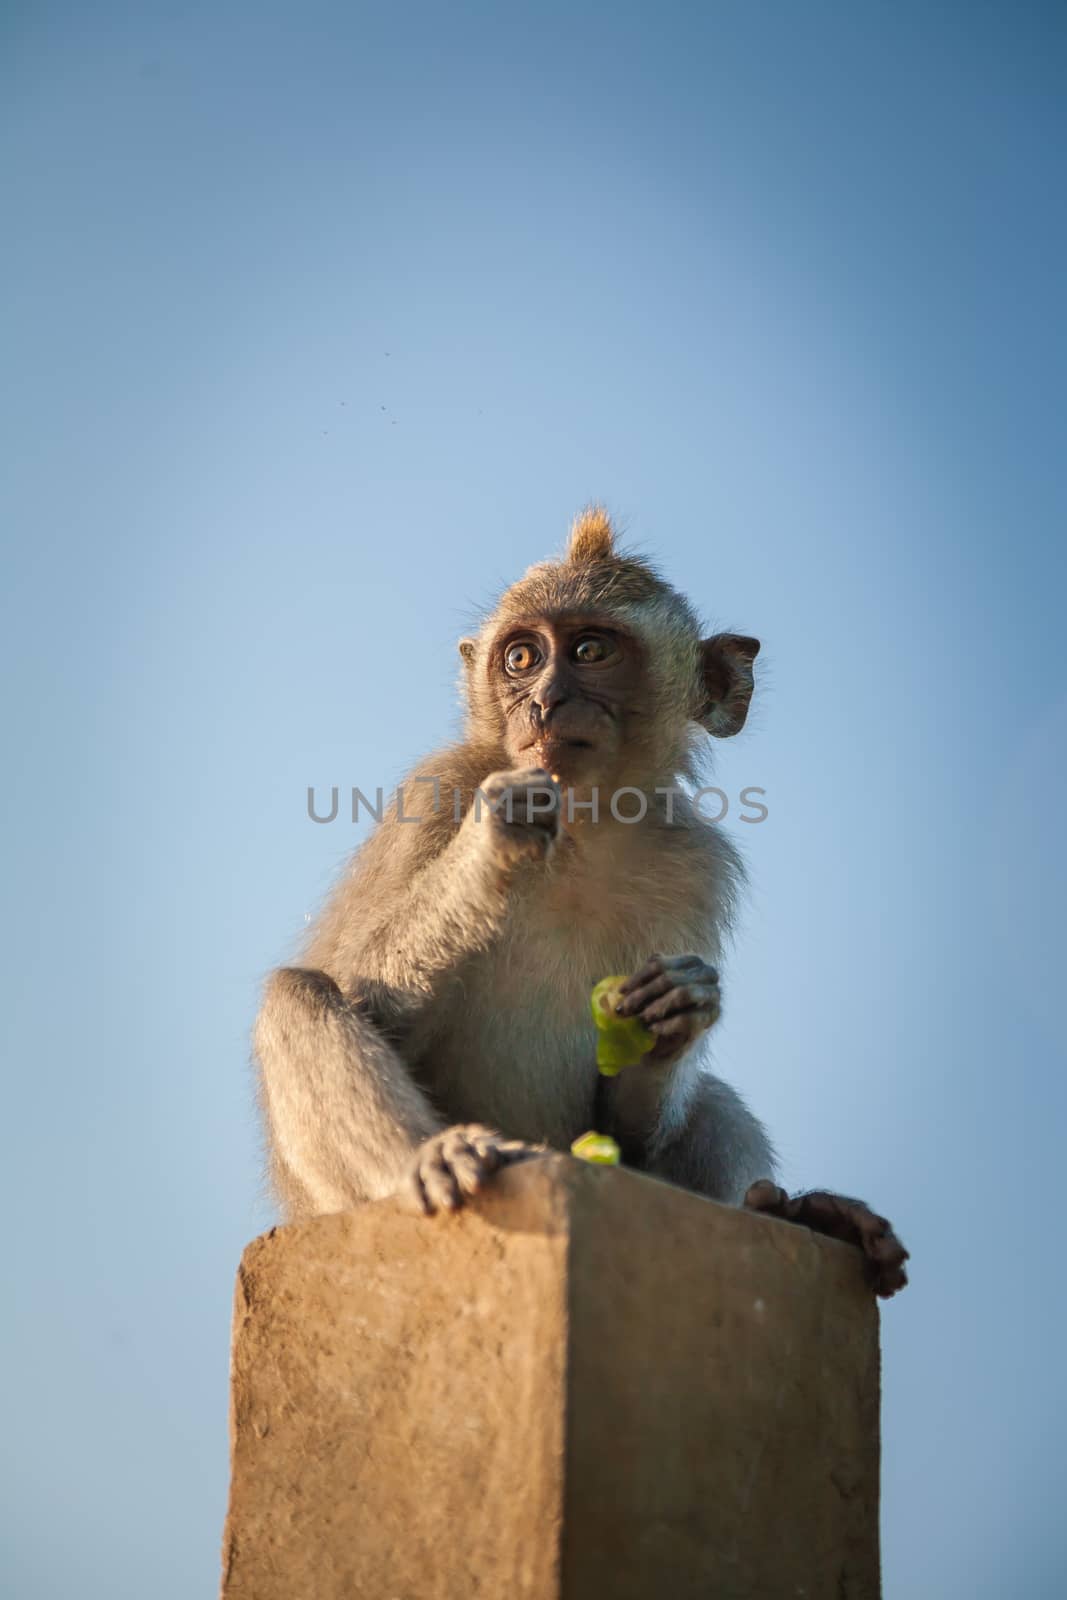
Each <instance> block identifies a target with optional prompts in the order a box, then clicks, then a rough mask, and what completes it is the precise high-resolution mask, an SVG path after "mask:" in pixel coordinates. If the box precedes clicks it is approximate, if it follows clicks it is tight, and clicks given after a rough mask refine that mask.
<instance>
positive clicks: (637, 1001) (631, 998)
mask: <svg viewBox="0 0 1067 1600" xmlns="http://www.w3.org/2000/svg"><path fill="white" fill-rule="evenodd" d="M673 988H674V978H673V976H672V975H671V974H670V973H669V972H663V973H661V974H660V975H659V977H656V978H653V979H652V980H651V981H650V982H649V983H644V984H642V985H641V987H640V988H639V989H631V990H630V992H629V994H627V995H626V996H625V998H624V999H622V1000H620V1001H619V1004H618V1005H617V1006H616V1007H615V1012H616V1015H617V1016H620V1017H635V1016H637V1014H638V1012H640V1011H643V1010H644V1008H645V1006H647V1005H648V1003H649V1001H650V1000H656V999H658V998H659V996H660V995H664V994H669V992H670V991H671V989H673Z"/></svg>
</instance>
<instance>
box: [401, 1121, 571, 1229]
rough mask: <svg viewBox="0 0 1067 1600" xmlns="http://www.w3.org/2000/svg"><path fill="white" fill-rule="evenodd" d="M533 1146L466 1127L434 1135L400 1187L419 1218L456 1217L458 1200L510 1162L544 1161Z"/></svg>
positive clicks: (477, 1125) (471, 1124) (422, 1146)
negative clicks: (538, 1158) (443, 1213)
mask: <svg viewBox="0 0 1067 1600" xmlns="http://www.w3.org/2000/svg"><path fill="white" fill-rule="evenodd" d="M544 1154H545V1152H544V1150H542V1149H541V1148H540V1147H539V1146H538V1145H532V1144H524V1143H523V1142H522V1140H521V1139H505V1138H504V1137H503V1135H502V1134H499V1133H494V1132H493V1130H492V1128H483V1127H482V1126H481V1124H480V1123H477V1122H468V1123H466V1124H462V1125H460V1126H457V1127H454V1128H446V1129H445V1130H444V1132H443V1133H435V1134H434V1135H433V1137H432V1138H431V1139H427V1140H425V1142H424V1143H423V1144H420V1146H419V1148H418V1150H417V1151H416V1152H415V1159H414V1161H413V1162H412V1164H411V1167H410V1168H409V1169H408V1174H407V1178H406V1180H405V1182H404V1185H403V1190H404V1191H406V1193H407V1196H408V1198H409V1199H412V1200H414V1203H415V1206H416V1209H417V1210H419V1211H421V1212H422V1214H423V1215H424V1216H427V1217H432V1216H433V1214H434V1212H435V1211H458V1210H459V1208H460V1206H461V1205H462V1204H463V1202H464V1200H466V1199H468V1198H469V1197H470V1196H471V1195H475V1194H477V1193H478V1191H479V1190H480V1189H484V1188H485V1186H486V1184H487V1183H488V1182H489V1180H490V1178H491V1177H492V1176H493V1174H494V1173H496V1172H499V1171H500V1168H501V1167H507V1166H511V1165H512V1164H513V1163H514V1162H516V1161H527V1160H529V1159H530V1157H531V1156H538V1155H544Z"/></svg>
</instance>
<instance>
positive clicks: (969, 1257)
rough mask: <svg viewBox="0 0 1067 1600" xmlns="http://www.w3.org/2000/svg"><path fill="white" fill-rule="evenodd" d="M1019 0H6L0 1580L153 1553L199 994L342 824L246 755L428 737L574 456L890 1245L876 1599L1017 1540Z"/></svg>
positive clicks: (1024, 1321)
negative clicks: (753, 655) (713, 761)
mask: <svg viewBox="0 0 1067 1600" xmlns="http://www.w3.org/2000/svg"><path fill="white" fill-rule="evenodd" d="M1065 33H1067V16H1065V13H1064V10H1063V8H1062V7H1060V6H1058V5H1038V4H1021V5H1008V4H1006V3H1005V4H1001V5H980V4H938V5H917V4H901V5H895V6H892V7H889V6H883V5H875V4H873V3H866V0H865V3H860V4H856V5H846V4H843V3H841V4H822V3H812V4H807V5H805V6H803V7H800V6H790V5H786V4H765V5H759V6H752V5H742V4H739V3H720V4H709V5H707V6H698V5H678V4H661V5H658V6H655V7H653V6H651V5H644V6H635V5H627V4H614V5H611V6H606V5H604V6H602V5H593V4H572V5H569V6H564V5H560V4H556V3H546V4H539V5H537V6H527V5H521V6H519V5H516V6H500V5H490V4H484V5H470V4H458V5H453V6H449V7H443V6H425V5H418V4H412V5H407V6H404V7H392V8H387V7H366V6H363V5H360V4H349V5H328V4H314V3H312V4H308V5H305V6H302V7H300V8H297V7H295V6H289V7H285V6H277V5H270V4H259V5H255V6H252V5H221V6H215V5H213V6H206V5H204V6H198V5H181V6H179V5H170V6H163V5H152V4H145V5H140V6H129V7H125V6H117V5H112V4H109V3H107V0H101V3H100V4H98V5H95V6H93V7H91V8H85V7H75V6H70V5H48V4H40V5H35V6H32V7H30V6H27V5H19V4H14V5H12V6H9V7H8V8H7V9H6V11H5V15H4V20H3V23H2V42H3V49H2V51H0V75H2V85H0V87H2V96H0V104H2V107H3V110H2V112H0V116H2V122H3V131H4V138H3V151H4V155H3V164H4V183H5V206H4V212H5V219H6V222H7V228H6V229H5V232H6V241H5V245H4V254H3V266H2V272H3V287H4V294H3V305H4V345H5V352H6V353H5V359H4V368H5V372H6V374H7V376H8V378H9V380H13V381H9V382H8V383H7V384H6V385H5V393H4V396H3V401H2V404H3V407H4V416H3V428H4V437H5V440H6V443H7V447H8V448H7V452H6V453H7V456H8V461H9V470H8V472H7V474H6V481H5V483H4V485H3V488H2V489H0V495H2V510H3V527H4V540H5V552H4V573H5V578H6V580H7V581H6V582H5V584H4V586H3V588H4V594H3V606H4V617H3V626H2V630H0V637H2V642H3V648H4V651H5V654H6V655H7V654H9V656H10V665H9V668H8V671H7V672H6V673H5V681H6V682H7V684H8V687H9V699H8V708H7V713H6V715H7V721H8V728H9V733H8V738H7V741H6V744H7V750H8V758H9V766H8V777H7V782H6V783H5V785H4V786H3V803H4V806H5V810H6V813H7V817H6V829H5V836H6V839H7V841H8V846H9V848H8V851H7V866H6V879H7V891H8V893H7V906H8V911H7V916H6V918H5V920H4V934H5V937H6V940H7V944H8V951H7V957H6V960H7V970H8V972H9V975H10V981H9V1002H8V1005H7V1006H6V1007H5V1011H4V1035H5V1037H4V1053H5V1059H6V1061H7V1062H8V1076H7V1083H8V1087H7V1091H6V1092H7V1107H6V1111H7V1118H6V1121H7V1125H8V1127H9V1129H10V1130H11V1134H10V1135H9V1150H8V1155H7V1159H6V1161H5V1164H4V1165H5V1173H6V1176H7V1177H8V1180H9V1182H10V1185H11V1199H10V1202H9V1207H8V1215H9V1224H8V1237H7V1253H8V1275H9V1282H10V1283H11V1285H12V1292H13V1304H12V1305H11V1308H10V1310H9V1312H8V1314H7V1316H6V1318H5V1323H6V1326H5V1336H6V1338H5V1343H6V1360H5V1371H6V1373H7V1375H8V1379H9V1382H10V1384H11V1390H12V1392H11V1394H10V1396H9V1398H8V1400H7V1401H6V1402H5V1411H6V1415H7V1417H8V1418H9V1421H8V1424H7V1426H6V1427H5V1430H4V1433H5V1438H4V1448H5V1453H6V1467H5V1472H6V1475H7V1482H6V1486H5V1488H4V1493H3V1504H4V1511H3V1514H2V1520H3V1540H4V1548H5V1557H4V1559H5V1566H6V1569H7V1570H9V1571H10V1572H12V1573H13V1574H14V1580H13V1583H14V1586H13V1589H12V1592H13V1593H16V1594H18V1595H19V1597H20V1600H53V1597H55V1600H59V1597H63V1600H66V1597H67V1596H69V1595H71V1594H74V1593H77V1594H79V1595H80V1596H84V1597H86V1600H95V1597H97V1596H100V1597H105V1596H106V1597H107V1600H124V1597H126V1596H129V1597H131V1600H133V1597H135V1596H136V1597H138V1600H140V1597H141V1596H143V1595H144V1594H145V1593H147V1592H151V1593H152V1594H153V1595H154V1596H156V1597H157V1600H172V1597H173V1600H188V1597H189V1596H191V1595H195V1594H205V1595H206V1594H212V1593H214V1592H215V1586H216V1584H217V1571H218V1544H219V1537H220V1531H221V1523H222V1516H223V1511H224V1499H225V1483H226V1387H227V1353H228V1336H229V1314H230V1296H231V1286H232V1280H233V1273H234V1270H235V1267H236V1264H237V1260H238V1257H239V1253H240V1250H241V1248H242V1246H243V1244H244V1243H245V1242H246V1240H247V1239H248V1238H250V1237H251V1236H252V1235H253V1234H254V1233H256V1232H257V1231H259V1230H260V1229H262V1228H263V1227H265V1226H267V1225H268V1224H269V1222H270V1220H271V1211H270V1208H269V1204H268V1203H267V1201H266V1199H265V1197H264V1195H263V1193H262V1185H261V1178H260V1158H259V1148H258V1134H257V1129H256V1120H255V1113H254V1105H253V1099H252V1087H251V1084H252V1079H251V1073H250V1068H249V1063H248V1042H247V1036H248V1030H249V1027H250V1025H251V1021H252V1018H253V1015H254V1012H255V1008H256V1002H257V990H258V984H259V982H260V980H261V978H262V975H263V974H264V973H265V972H266V971H267V970H268V969H269V968H270V967H271V966H272V965H273V964H275V963H276V962H277V961H279V960H281V959H283V958H285V957H286V956H287V955H289V954H291V952H292V950H293V948H294V945H295V942H296V940H297V939H298V938H299V936H300V934H301V931H302V929H303V926H304V920H305V916H306V915H307V914H308V913H309V912H310V911H312V910H313V908H314V907H315V906H316V905H317V904H318V902H319V900H320V899H321V896H322V894H323V893H324V891H325V889H326V887H327V886H328V884H329V883H330V881H331V879H332V878H333V876H334V874H335V873H336V871H337V869H338V867H339V865H340V863H341V862H342V861H343V859H344V858H345V856H346V854H347V853H348V852H349V850H350V849H351V848H352V847H353V845H354V844H355V843H356V842H357V841H358V838H359V837H360V833H361V830H358V829H357V830H354V829H352V828H351V826H348V825H346V824H345V823H343V822H340V821H339V822H338V823H335V824H332V825H330V826H328V827H317V826H315V825H314V824H312V823H311V822H309V821H308V819H307V816H306V812H305V791H306V788H307V785H308V784H311V783H314V784H317V785H319V786H320V788H322V787H328V786H329V785H332V784H334V783H337V784H339V785H342V786H345V785H351V784H359V785H361V786H362V787H363V788H365V789H367V788H369V787H373V786H374V785H376V784H378V783H381V784H383V785H388V784H389V783H391V782H392V781H394V780H395V778H396V777H397V776H398V775H399V774H400V773H401V772H402V771H403V770H404V768H405V766H406V765H407V764H408V763H409V762H410V761H412V760H413V759H414V758H416V757H417V756H418V755H420V754H421V753H423V752H424V751H426V750H427V749H429V748H432V747H433V746H434V744H435V743H437V742H438V741H439V740H440V738H441V736H442V730H448V729H450V728H454V727H455V726H456V721H457V701H456V693H455V683H456V657H455V640H456V639H457V638H458V637H459V635H460V634H461V633H462V631H463V630H464V628H465V627H467V626H468V625H469V623H470V622H471V620H472V618H473V616H475V615H476V614H477V611H478V608H479V607H480V606H481V605H483V604H484V603H485V602H487V601H488V600H489V599H490V598H491V597H492V595H493V594H494V593H495V592H496V591H497V590H498V589H499V588H500V587H501V586H502V585H503V584H504V583H506V582H507V581H509V580H510V579H511V578H513V577H514V576H515V575H516V574H517V573H518V572H520V571H521V570H522V569H523V568H524V567H525V566H526V565H527V564H528V563H529V562H530V561H532V560H534V559H537V558H539V557H541V556H543V555H546V554H549V553H550V552H552V551H553V550H554V549H557V548H558V547H559V546H560V543H561V541H562V539H563V537H564V534H565V531H566V527H567V524H568V522H569V520H570V518H571V516H572V515H573V513H574V511H575V510H576V509H577V508H578V507H579V506H580V505H581V504H583V503H585V502H586V501H588V500H589V499H591V498H602V499H603V500H604V501H606V503H607V504H608V505H609V506H610V507H611V509H612V510H613V512H614V513H615V515H616V516H617V518H618V519H619V520H620V522H622V523H623V524H624V525H625V526H626V527H627V529H628V530H629V533H630V535H631V537H632V539H633V540H634V541H635V542H636V543H638V544H640V545H641V546H643V547H644V548H645V549H647V550H649V551H651V552H653V553H654V554H655V555H656V557H657V558H658V559H659V560H660V561H661V562H662V564H663V566H664V567H665V569H666V570H667V572H668V574H669V575H670V576H671V578H672V579H673V580H674V581H675V582H676V583H677V584H679V585H680V586H681V587H683V588H684V589H685V590H686V592H687V593H689V594H690V595H691V597H692V598H693V600H694V602H695V603H696V604H697V605H698V606H699V607H700V608H701V609H702V611H703V612H704V614H705V615H706V617H707V618H708V620H709V621H710V622H713V623H718V624H724V625H729V626H734V627H737V628H739V629H742V630H743V631H746V632H752V633H756V634H758V635H759V636H760V637H761V638H762V639H763V641H764V654H763V655H761V657H760V663H759V668H760V670H759V675H758V703H757V707H756V709H755V711H754V714H753V716H752V718H751V721H750V725H749V728H748V729H747V730H746V732H745V733H744V734H743V735H742V737H741V738H740V739H738V740H736V741H733V742H732V743H730V744H728V745H724V747H723V748H722V751H721V754H720V759H719V766H718V774H719V781H720V782H721V784H722V786H723V787H724V788H725V789H726V790H727V791H728V793H730V794H736V793H737V792H738V791H739V790H740V789H741V788H742V787H744V786H745V785H748V784H752V785H760V786H762V787H764V788H766V790H767V796H768V799H767V803H768V806H769V809H770V815H769V817H768V820H767V821H766V823H764V824H761V825H759V826H756V827H751V826H748V827H746V826H744V825H743V824H741V823H739V822H737V821H736V820H735V817H733V816H731V817H730V818H729V819H728V822H727V826H729V827H731V828H732V829H733V832H734V836H735V837H736V838H737V839H738V840H739V842H740V843H741V844H742V845H743V846H744V847H745V849H746V850H747V853H748V859H749V862H750V867H751V875H752V893H751V896H750V902H749V906H748V910H747V914H746V916H745V919H744V923H743V926H742V929H741V932H740V935H739V938H738V941H737V945H736V948H735V950H734V952H733V954H732V956H731V959H730V961H729V964H728V967H727V969H726V972H725V977H724V992H725V995H726V1013H725V1016H724V1019H723V1022H722V1024H721V1027H720V1038H719V1046H718V1061H719V1066H720V1070H721V1071H722V1072H723V1074H724V1075H725V1076H727V1077H728V1078H730V1079H731V1080H732V1081H733V1082H735V1083H736V1084H737V1085H738V1086H739V1087H741V1088H742V1089H743V1091H744V1092H745V1093H746V1094H747V1095H748V1097H749V1099H750V1100H751V1102H752V1104H753V1105H754V1106H755V1108H756V1109H757V1110H758V1111H759V1113H760V1114H761V1115H762V1116H763V1117H764V1118H765V1120H766V1121H767V1122H768V1123H769V1125H770V1127H771V1130H772V1132H773V1134H774V1136H775V1138H776V1140H777V1142H778V1144H779V1146H780V1148H781V1151H782V1154H783V1161H784V1168H785V1176H786V1179H787V1181H788V1182H789V1183H790V1184H791V1185H792V1186H794V1187H801V1186H805V1185H814V1184H825V1185H830V1186H834V1187H838V1188H841V1189H843V1190H845V1191H851V1192H856V1191H858V1192H860V1193H863V1194H866V1195H867V1196H869V1197H870V1198H871V1200H872V1201H873V1202H874V1203H875V1204H876V1205H877V1206H879V1207H880V1208H881V1209H884V1210H885V1211H886V1212H888V1214H889V1215H890V1216H892V1217H893V1219H894V1220H895V1221H896V1222H897V1224H898V1226H899V1229H900V1231H901V1233H902V1234H903V1236H904V1237H905V1239H906V1241H907V1242H908V1244H909V1245H910V1246H911V1248H912V1251H913V1256H914V1261H913V1267H914V1271H913V1283H912V1286H911V1287H910V1288H909V1290H908V1291H907V1293H906V1294H905V1295H904V1296H902V1297H901V1298H899V1299H898V1300H895V1301H893V1302H892V1303H891V1304H890V1305H889V1306H888V1307H887V1308H886V1309H885V1313H884V1316H883V1335H884V1382H885V1407H884V1431H885V1457H884V1518H883V1522H884V1547H885V1574H886V1595H887V1597H888V1600H913V1597H916V1600H925V1597H930V1600H955V1597H960V1600H964V1597H966V1600H984V1597H989V1600H993V1597H1000V1596H1003V1595H1005V1594H1012V1595H1013V1596H1014V1595H1018V1596H1024V1597H1026V1600H1031V1597H1032V1600H1040V1597H1044V1596H1050V1597H1051V1596H1053V1595H1059V1594H1061V1593H1062V1592H1064V1585H1065V1583H1067V1553H1065V1548H1064V1546H1065V1540H1064V1533H1063V1520H1062V1511H1061V1508H1060V1505H1059V1492H1058V1483H1059V1481H1060V1478H1061V1476H1062V1450H1061V1448H1060V1445H1059V1437H1058V1434H1057V1432H1056V1431H1055V1425H1054V1421H1053V1418H1054V1415H1055V1413H1056V1410H1057V1408H1058V1407H1060V1406H1061V1404H1062V1398H1063V1396H1062V1392H1061V1379H1060V1369H1061V1357H1060V1344H1061V1339H1062V1320H1063V1311H1064V1306H1063V1290H1062V1273H1061V1271H1060V1267H1059V1255H1060V1233H1061V1223H1060V1219H1059V1206H1060V1192H1061V1188H1062V1185H1061V1182H1060V1167H1061V1162H1062V1142H1063V1127H1064V1111H1065V1109H1067V1108H1065V1099H1067V1096H1065V1091H1064V1070H1063V1069H1064V1066H1065V1059H1064V1057H1065V1049H1067V1026H1065V1021H1064V1011H1063V1008H1062V1005H1061V1001H1060V996H1061V992H1062V977H1061V973H1062V963H1063V939H1062V934H1061V922H1062V909H1061V908H1062V906H1063V903H1064V898H1065V891H1067V882H1065V878H1067V874H1065V872H1064V866H1063V852H1062V847H1061V845H1060V830H1061V827H1062V823H1061V814H1062V799H1061V796H1062V790H1063V780H1064V755H1063V750H1064V734H1065V732H1067V681H1065V679H1067V673H1065V662H1064V649H1063V643H1062V627H1061V613H1062V606H1063V591H1064V581H1063V580H1064V555H1063V543H1064V541H1063V533H1064V521H1065V517H1064V513H1065V509H1067V505H1065V502H1067V495H1065V481H1064V480H1065V471H1064V450H1063V443H1062V416H1063V394H1062V388H1063V372H1064V358H1065V354H1067V352H1065V349H1064V345H1065V331H1064V318H1063V296H1062V284H1063V282H1064V281H1065V276H1067V259H1065V257H1067V248H1065V246H1067V228H1065V217H1064V159H1063V158H1064V132H1065V129H1064V115H1065V114H1064V93H1063V91H1064V68H1065V55H1067V51H1065V44H1067V37H1065ZM679 1292H680V1293H684V1286H680V1288H679ZM12 1380H13V1381H12Z"/></svg>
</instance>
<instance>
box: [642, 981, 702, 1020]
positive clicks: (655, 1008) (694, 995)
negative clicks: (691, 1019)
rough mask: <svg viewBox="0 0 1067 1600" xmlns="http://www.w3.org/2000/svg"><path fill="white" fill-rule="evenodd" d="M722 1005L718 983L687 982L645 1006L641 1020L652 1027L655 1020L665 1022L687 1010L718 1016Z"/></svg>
mask: <svg viewBox="0 0 1067 1600" xmlns="http://www.w3.org/2000/svg"><path fill="white" fill-rule="evenodd" d="M720 1005H721V1000H720V996H719V986H718V984H712V983H686V984H681V985H679V986H678V987H676V988H672V989H669V990H668V991H667V993H666V994H665V995H663V996H662V997H661V998H660V999H658V1000H652V1001H651V1002H650V1003H649V1004H648V1005H647V1006H644V1007H643V1008H642V1011H641V1020H642V1022H644V1024H645V1026H646V1027H649V1028H650V1027H651V1026H652V1024H653V1023H654V1022H665V1021H666V1019H667V1018H668V1017H676V1016H680V1015H682V1014H683V1013H686V1012H707V1013H708V1014H709V1016H710V1015H711V1014H712V1013H714V1015H715V1016H717V1015H718V1013H719V1008H720Z"/></svg>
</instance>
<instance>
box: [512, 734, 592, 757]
mask: <svg viewBox="0 0 1067 1600" xmlns="http://www.w3.org/2000/svg"><path fill="white" fill-rule="evenodd" d="M524 748H525V749H527V750H533V751H536V752H539V753H540V754H542V755H562V754H563V753H564V751H567V750H592V749H593V748H594V745H593V741H592V740H591V739H563V738H561V737H560V736H559V735H558V734H542V735H541V737H540V738H538V739H531V740H530V743H529V744H528V745H526V746H524Z"/></svg>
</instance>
